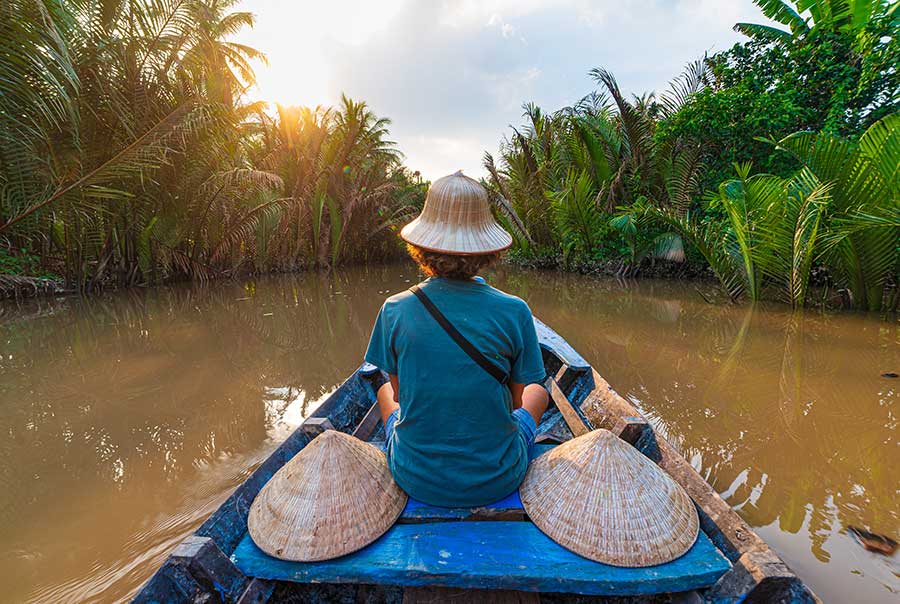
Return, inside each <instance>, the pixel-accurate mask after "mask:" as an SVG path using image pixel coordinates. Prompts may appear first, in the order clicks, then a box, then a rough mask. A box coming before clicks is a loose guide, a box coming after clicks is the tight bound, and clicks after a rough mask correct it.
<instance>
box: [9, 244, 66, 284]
mask: <svg viewBox="0 0 900 604" xmlns="http://www.w3.org/2000/svg"><path fill="white" fill-rule="evenodd" d="M40 263H41V259H40V258H39V257H38V256H36V255H34V254H29V253H28V252H27V250H22V251H21V252H20V253H18V254H11V253H9V252H8V251H7V250H4V249H3V248H0V275H13V276H24V277H39V278H43V279H56V278H58V276H57V275H54V274H53V273H48V272H45V271H43V270H42V269H41V265H40Z"/></svg>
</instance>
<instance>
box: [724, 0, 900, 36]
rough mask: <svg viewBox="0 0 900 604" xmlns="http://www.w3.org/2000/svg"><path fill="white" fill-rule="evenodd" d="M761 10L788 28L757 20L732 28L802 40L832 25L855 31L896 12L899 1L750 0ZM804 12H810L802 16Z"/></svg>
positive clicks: (835, 27) (839, 28)
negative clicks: (757, 21) (790, 0)
mask: <svg viewBox="0 0 900 604" xmlns="http://www.w3.org/2000/svg"><path fill="white" fill-rule="evenodd" d="M753 2H754V4H756V5H757V6H758V7H759V8H760V10H761V11H762V13H763V14H764V15H765V16H767V17H768V18H770V19H772V20H773V21H775V22H777V23H780V24H781V25H784V26H785V27H787V29H786V30H785V29H780V28H778V27H772V26H770V25H761V24H758V23H738V24H736V25H735V26H734V30H735V31H737V32H740V33H742V34H745V35H747V36H750V37H751V38H758V39H761V40H764V41H774V42H779V43H786V44H789V43H791V42H792V41H794V40H802V39H804V38H806V37H808V36H809V35H810V34H812V33H814V32H815V31H817V30H818V29H820V28H834V29H837V30H841V31H845V32H849V33H853V34H855V33H856V32H859V31H861V30H863V29H864V28H865V27H866V25H868V24H869V23H870V22H871V21H874V20H875V19H879V18H882V17H885V16H890V15H894V14H897V7H898V6H900V3H898V2H896V1H894V2H890V1H889V0H797V1H796V2H787V1H786V0H753ZM804 13H809V16H808V17H804V16H803V14H804Z"/></svg>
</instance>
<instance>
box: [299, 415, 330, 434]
mask: <svg viewBox="0 0 900 604" xmlns="http://www.w3.org/2000/svg"><path fill="white" fill-rule="evenodd" d="M300 429H301V430H303V432H304V433H306V434H308V435H309V437H310V438H315V437H316V436H318V435H319V434H321V433H322V432H324V431H325V430H334V424H332V423H331V420H330V419H328V418H327V417H308V418H306V420H304V422H303V423H302V424H300Z"/></svg>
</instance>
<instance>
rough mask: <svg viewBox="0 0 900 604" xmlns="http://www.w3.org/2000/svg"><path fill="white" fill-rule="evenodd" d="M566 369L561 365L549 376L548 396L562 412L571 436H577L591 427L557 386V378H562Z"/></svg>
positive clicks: (585, 432)
mask: <svg viewBox="0 0 900 604" xmlns="http://www.w3.org/2000/svg"><path fill="white" fill-rule="evenodd" d="M567 369H568V367H567V366H566V365H563V366H562V367H561V368H560V370H559V371H558V372H557V373H556V375H555V376H554V377H552V378H550V397H551V398H552V399H553V402H554V403H556V408H557V409H559V412H560V413H562V416H563V419H564V420H566V425H568V426H569V430H571V431H572V436H575V437H578V436H581V435H582V434H587V433H588V432H590V431H591V428H590V427H588V426H586V425H585V420H583V419H582V418H581V415H579V414H578V411H576V410H575V407H573V406H572V403H571V402H569V399H568V398H566V395H565V393H563V391H562V388H560V387H559V380H561V379H562V376H563V374H565V373H566V370H567Z"/></svg>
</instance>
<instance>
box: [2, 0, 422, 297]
mask: <svg viewBox="0 0 900 604" xmlns="http://www.w3.org/2000/svg"><path fill="white" fill-rule="evenodd" d="M235 4H236V0H110V1H104V2H93V1H88V0H67V1H63V0H10V1H9V2H4V3H3V4H2V6H0V76H2V77H0V266H3V267H4V269H6V267H12V268H13V269H15V268H16V267H24V266H31V264H32V263H31V260H30V259H32V258H35V257H37V258H39V259H40V265H41V270H42V271H45V272H46V271H49V272H55V273H57V274H59V275H61V276H63V277H64V278H65V279H66V281H68V282H69V283H70V284H71V285H72V286H74V287H77V288H79V289H82V290H85V289H92V288H94V287H96V286H98V285H100V284H103V283H107V282H114V283H121V284H146V283H156V282H160V281H165V280H169V279H174V278H183V277H188V278H204V279H205V278H208V277H212V276H217V275H223V274H226V275H227V274H233V273H235V272H237V271H244V270H273V269H278V270H282V269H292V268H297V267H302V266H308V265H320V266H330V265H333V264H335V263H338V262H343V261H347V260H356V259H361V258H369V257H376V256H379V255H384V254H388V253H393V251H394V250H395V249H396V246H394V245H390V244H388V243H386V242H388V241H390V240H391V238H390V237H388V233H389V231H390V228H391V226H393V224H394V223H393V221H395V220H397V219H400V218H402V217H404V216H405V215H406V214H407V213H408V212H409V211H411V210H410V209H409V208H410V207H411V206H416V204H421V200H422V197H423V189H424V187H425V183H422V182H421V180H420V179H419V178H418V176H417V175H414V174H412V173H410V172H408V171H406V170H405V169H404V168H403V167H402V165H401V161H400V160H401V156H400V154H399V152H398V151H397V150H396V148H395V147H394V145H393V143H391V142H390V140H389V139H388V131H387V126H388V124H389V121H388V120H386V119H384V118H379V117H377V116H375V115H374V114H373V112H372V111H371V109H369V108H368V107H367V106H366V104H365V103H362V102H357V101H353V100H350V99H346V98H345V99H343V100H342V102H341V104H340V106H339V107H336V108H330V109H322V108H316V109H302V108H291V107H278V108H277V110H273V109H272V108H268V107H266V106H265V105H264V104H263V103H258V102H256V103H253V102H248V100H247V98H246V94H245V91H246V90H247V88H248V87H249V86H250V85H251V84H252V83H253V82H254V73H253V69H252V67H251V61H252V60H261V59H264V57H263V55H262V53H260V52H259V51H258V50H256V49H254V48H250V47H248V46H246V45H243V44H240V43H237V42H234V41H233V40H232V38H233V36H234V34H236V33H238V32H239V31H240V30H241V29H243V28H245V27H248V26H252V24H253V16H252V15H251V14H250V13H247V12H241V11H236V10H234V5H235Z"/></svg>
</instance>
